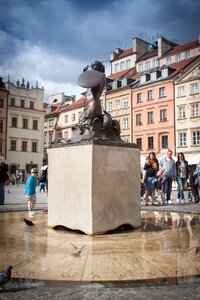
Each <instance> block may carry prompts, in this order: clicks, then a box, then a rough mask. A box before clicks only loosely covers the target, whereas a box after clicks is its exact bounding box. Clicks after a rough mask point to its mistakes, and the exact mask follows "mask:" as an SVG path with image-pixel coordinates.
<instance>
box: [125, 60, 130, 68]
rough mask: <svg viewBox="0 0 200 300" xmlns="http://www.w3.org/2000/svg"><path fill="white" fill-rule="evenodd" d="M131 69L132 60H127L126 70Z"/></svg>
mask: <svg viewBox="0 0 200 300" xmlns="http://www.w3.org/2000/svg"><path fill="white" fill-rule="evenodd" d="M130 67H131V60H130V59H128V60H126V69H130Z"/></svg>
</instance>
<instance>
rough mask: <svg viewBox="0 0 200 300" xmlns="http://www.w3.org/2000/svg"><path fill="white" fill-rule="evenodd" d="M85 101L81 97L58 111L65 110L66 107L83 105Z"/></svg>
mask: <svg viewBox="0 0 200 300" xmlns="http://www.w3.org/2000/svg"><path fill="white" fill-rule="evenodd" d="M84 103H85V98H84V97H81V98H80V99H79V100H77V101H75V102H73V103H72V104H70V105H68V106H67V107H65V108H64V109H61V110H60V112H63V111H66V110H68V109H71V108H74V107H76V106H81V105H84Z"/></svg>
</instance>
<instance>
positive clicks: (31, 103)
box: [30, 101, 34, 109]
mask: <svg viewBox="0 0 200 300" xmlns="http://www.w3.org/2000/svg"><path fill="white" fill-rule="evenodd" d="M30 108H32V109H34V102H33V101H30Z"/></svg>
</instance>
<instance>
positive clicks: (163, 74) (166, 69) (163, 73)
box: [162, 68, 168, 78]
mask: <svg viewBox="0 0 200 300" xmlns="http://www.w3.org/2000/svg"><path fill="white" fill-rule="evenodd" d="M167 76H168V68H164V69H162V77H163V78H165V77H167Z"/></svg>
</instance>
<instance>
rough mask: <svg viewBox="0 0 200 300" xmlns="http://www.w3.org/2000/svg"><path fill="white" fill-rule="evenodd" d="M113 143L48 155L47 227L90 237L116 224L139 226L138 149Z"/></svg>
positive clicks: (70, 147)
mask: <svg viewBox="0 0 200 300" xmlns="http://www.w3.org/2000/svg"><path fill="white" fill-rule="evenodd" d="M113 144H114V143H111V145H102V144H94V143H93V142H88V143H86V144H85V145H67V146H63V147H58V148H51V149H49V150H48V160H49V168H48V170H49V175H48V176H49V177H48V178H49V191H48V226H49V227H54V226H56V225H62V226H65V227H67V228H70V229H78V230H81V231H83V232H85V233H86V234H89V235H92V234H97V233H105V232H106V231H108V230H112V229H115V228H117V227H118V226H120V225H122V224H131V225H132V226H133V227H139V226H140V224H141V219H140V160H139V149H137V148H129V147H128V146H124V147H121V146H114V145H113ZM127 145H132V144H127Z"/></svg>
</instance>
